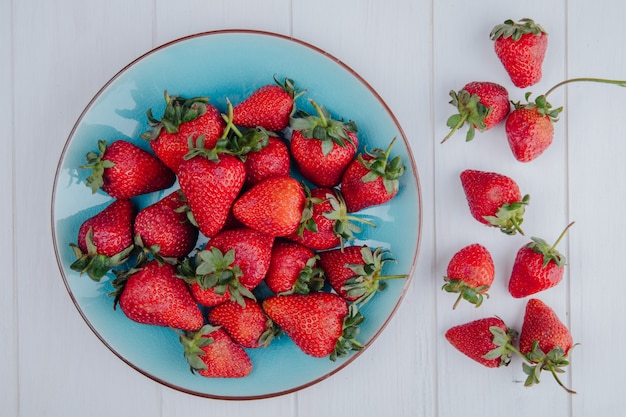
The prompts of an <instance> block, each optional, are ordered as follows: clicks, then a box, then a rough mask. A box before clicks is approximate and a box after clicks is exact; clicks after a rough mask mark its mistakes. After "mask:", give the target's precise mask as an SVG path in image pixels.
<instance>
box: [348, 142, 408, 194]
mask: <svg viewBox="0 0 626 417" xmlns="http://www.w3.org/2000/svg"><path fill="white" fill-rule="evenodd" d="M395 141H396V138H393V140H392V141H391V143H390V144H389V146H388V147H387V149H386V150H382V149H379V148H376V149H374V150H372V151H368V150H367V149H365V154H366V155H368V156H369V157H371V159H367V160H365V159H363V155H362V154H359V155H358V156H357V159H358V160H359V162H360V163H361V164H362V165H363V166H364V167H365V168H366V169H367V170H368V171H369V172H368V173H367V174H365V175H364V176H363V178H361V181H363V182H372V181H376V180H377V179H378V178H382V180H383V185H384V186H385V190H386V191H387V194H388V195H391V194H393V193H395V192H397V191H398V188H399V186H400V185H399V184H400V182H399V181H398V179H399V178H400V177H401V176H402V174H404V170H405V167H404V165H403V164H402V158H400V156H396V157H395V158H393V159H392V160H389V155H390V153H391V148H392V147H393V144H394V142H395Z"/></svg>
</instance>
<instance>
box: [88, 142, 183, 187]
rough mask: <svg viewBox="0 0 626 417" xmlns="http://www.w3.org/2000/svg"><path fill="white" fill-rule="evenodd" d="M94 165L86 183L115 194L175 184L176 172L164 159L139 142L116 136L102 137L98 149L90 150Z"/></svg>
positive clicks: (92, 164) (90, 167) (89, 157)
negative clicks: (104, 138) (142, 146)
mask: <svg viewBox="0 0 626 417" xmlns="http://www.w3.org/2000/svg"><path fill="white" fill-rule="evenodd" d="M81 168H87V169H91V175H89V176H88V177H87V179H86V185H87V186H88V187H90V188H91V191H92V192H93V193H95V192H97V191H98V190H99V189H101V190H102V191H104V192H105V193H107V194H109V195H110V196H111V197H113V198H117V199H127V198H132V197H136V196H138V195H142V194H147V193H151V192H154V191H159V190H164V189H166V188H169V187H171V186H172V185H173V184H174V181H176V176H175V175H174V173H173V172H172V170H170V169H169V168H168V167H167V166H165V164H163V162H161V161H160V160H159V159H157V158H156V157H155V156H154V155H152V154H151V153H149V152H147V151H145V150H143V149H141V148H140V147H138V146H137V145H135V144H133V143H131V142H128V141H125V140H116V141H114V142H112V143H111V144H107V142H106V141H105V140H99V141H98V152H89V153H87V164H85V165H81Z"/></svg>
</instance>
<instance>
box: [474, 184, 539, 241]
mask: <svg viewBox="0 0 626 417" xmlns="http://www.w3.org/2000/svg"><path fill="white" fill-rule="evenodd" d="M529 202H530V196H529V195H528V194H526V195H525V196H524V197H522V201H516V202H514V203H505V204H503V205H502V206H501V207H500V208H499V209H498V211H497V212H496V215H495V216H484V217H483V218H484V219H485V220H487V221H488V222H489V224H490V225H491V226H494V227H498V228H500V231H501V232H502V233H505V234H507V235H514V234H516V233H519V234H520V235H522V236H523V235H524V231H523V230H522V228H521V225H522V223H523V222H524V212H525V211H526V206H527V205H528V203H529Z"/></svg>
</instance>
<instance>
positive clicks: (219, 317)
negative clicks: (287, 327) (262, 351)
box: [208, 299, 277, 348]
mask: <svg viewBox="0 0 626 417" xmlns="http://www.w3.org/2000/svg"><path fill="white" fill-rule="evenodd" d="M208 319H209V323H211V324H212V325H214V326H220V327H221V328H222V329H223V330H224V331H226V333H228V335H229V336H230V338H231V339H233V341H234V342H235V343H237V344H239V345H241V346H243V347H245V348H258V347H261V346H263V347H267V346H269V344H270V343H271V341H272V340H273V338H274V336H276V335H277V329H276V327H275V326H274V323H273V322H272V321H271V320H270V319H269V318H268V317H267V316H266V315H265V312H264V311H263V309H262V308H261V305H260V304H258V303H257V302H256V301H254V300H251V299H244V305H243V306H242V305H241V304H239V303H235V302H232V301H228V302H226V303H223V304H220V305H218V306H216V307H213V308H212V309H211V310H210V311H209V315H208Z"/></svg>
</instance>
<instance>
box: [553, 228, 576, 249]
mask: <svg viewBox="0 0 626 417" xmlns="http://www.w3.org/2000/svg"><path fill="white" fill-rule="evenodd" d="M573 225H574V222H571V223H570V224H568V225H567V227H566V228H565V229H563V231H562V232H561V235H560V236H559V238H558V239H557V240H556V242H554V245H552V247H551V248H550V249H554V248H556V246H557V245H558V244H559V242H560V241H561V239H563V236H565V233H567V231H568V230H569V228H570V227H572V226H573Z"/></svg>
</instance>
